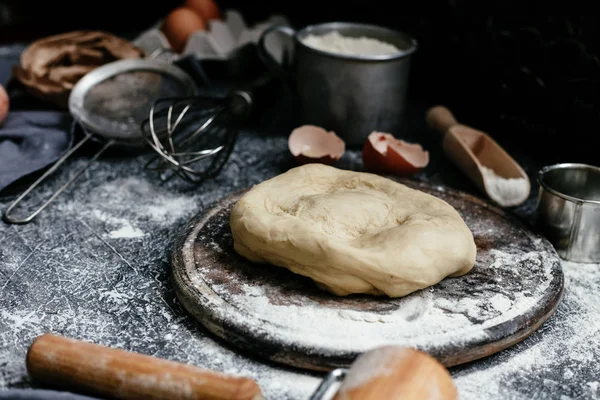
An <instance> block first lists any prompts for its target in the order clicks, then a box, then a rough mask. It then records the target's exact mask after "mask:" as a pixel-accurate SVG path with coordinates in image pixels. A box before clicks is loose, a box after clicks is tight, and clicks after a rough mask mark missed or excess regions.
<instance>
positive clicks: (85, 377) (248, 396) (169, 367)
mask: <svg viewBox="0 0 600 400" xmlns="http://www.w3.org/2000/svg"><path fill="white" fill-rule="evenodd" d="M26 365H27V372H28V373H29V375H30V376H31V377H32V378H33V379H34V380H36V381H39V382H42V383H46V384H49V385H52V386H55V387H59V388H60V387H62V388H66V389H67V390H77V391H78V392H80V393H85V394H91V395H96V396H100V397H102V398H105V397H108V398H118V399H121V400H171V399H178V400H263V396H262V392H261V390H260V387H259V386H258V384H257V383H256V382H255V381H253V380H252V379H249V378H245V377H239V376H232V375H226V374H222V373H219V372H215V371H210V370H206V369H202V368H199V367H196V366H193V365H188V364H181V363H177V362H174V361H168V360H165V359H161V358H156V357H151V356H147V355H143V354H137V353H133V352H129V351H125V350H119V349H114V348H110V347H104V346H100V345H96V344H93V343H88V342H83V341H79V340H74V339H69V338H65V337H61V336H56V335H52V334H45V335H42V336H40V337H38V338H37V339H35V340H34V342H33V343H32V344H31V346H30V347H29V350H28V352H27V359H26Z"/></svg>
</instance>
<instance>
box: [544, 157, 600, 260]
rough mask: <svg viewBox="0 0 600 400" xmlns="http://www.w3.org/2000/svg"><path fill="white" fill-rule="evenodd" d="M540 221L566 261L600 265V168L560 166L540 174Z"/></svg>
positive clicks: (582, 165)
mask: <svg viewBox="0 0 600 400" xmlns="http://www.w3.org/2000/svg"><path fill="white" fill-rule="evenodd" d="M538 182H539V184H540V191H539V196H538V203H537V219H538V224H539V226H540V228H541V230H542V231H543V232H544V234H545V235H546V237H547V238H548V239H549V240H550V242H551V243H552V244H553V245H554V247H555V248H556V251H557V252H558V254H559V255H560V256H561V257H562V258H563V259H565V260H569V261H574V262H582V263H594V262H600V168H598V167H594V166H591V165H586V164H556V165H551V166H548V167H545V168H543V169H542V170H541V171H540V172H539V173H538Z"/></svg>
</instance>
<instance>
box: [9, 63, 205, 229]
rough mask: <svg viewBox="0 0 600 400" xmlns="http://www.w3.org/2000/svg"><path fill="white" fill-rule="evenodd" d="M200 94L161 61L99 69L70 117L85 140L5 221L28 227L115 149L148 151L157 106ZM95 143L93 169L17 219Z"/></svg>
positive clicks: (75, 96) (77, 96)
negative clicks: (147, 124)
mask: <svg viewBox="0 0 600 400" xmlns="http://www.w3.org/2000/svg"><path fill="white" fill-rule="evenodd" d="M196 94H197V88H196V85H195V83H194V81H193V80H192V78H191V77H190V76H189V75H187V74H186V73H185V72H184V71H183V70H182V69H180V68H178V67H177V66H175V65H173V64H171V63H170V62H168V61H164V60H160V59H151V58H149V59H125V60H119V61H115V62H112V63H109V64H106V65H103V66H101V67H98V68H96V69H94V70H93V71H91V72H90V73H88V74H86V75H85V76H84V77H83V78H82V79H80V80H79V82H77V84H76V85H75V86H74V87H73V89H72V91H71V94H70V96H69V111H70V112H71V115H72V116H73V118H74V119H75V121H76V122H77V123H79V124H80V125H81V126H82V127H83V128H84V129H83V130H84V132H85V136H84V138H83V139H81V140H80V141H79V142H78V143H77V144H76V145H75V146H74V147H72V148H71V149H70V150H69V151H68V152H67V153H65V154H64V155H63V156H62V157H61V158H60V159H59V160H57V161H56V162H55V163H54V164H53V165H52V166H51V167H50V168H49V169H48V170H47V171H46V172H45V173H44V174H43V175H42V176H40V177H39V178H38V179H37V180H36V181H35V182H34V183H33V184H31V186H29V187H28V188H27V189H26V190H25V191H24V192H23V193H22V194H21V195H20V196H19V197H17V198H16V199H15V200H14V201H13V202H12V203H11V204H10V205H9V206H8V207H7V208H6V210H5V211H4V213H3V219H4V221H6V222H8V223H12V224H25V223H28V222H30V221H31V220H33V219H34V218H35V217H36V216H37V215H38V214H39V213H40V212H41V211H42V210H43V209H45V208H46V207H47V206H48V205H49V204H50V203H51V202H52V201H53V200H54V199H55V198H56V197H57V196H59V195H60V194H61V193H62V192H63V191H65V190H66V189H67V188H68V187H69V186H70V185H71V183H73V182H74V181H75V180H76V179H77V178H78V177H79V176H80V175H81V174H82V173H83V172H84V171H85V170H86V169H87V168H89V167H90V165H92V164H93V163H94V162H95V161H96V160H97V159H98V158H99V157H100V156H101V155H102V154H103V153H104V152H105V151H106V150H107V149H108V148H109V147H111V146H119V147H124V148H127V149H129V150H130V151H132V152H134V153H139V152H141V151H142V149H143V148H144V147H145V146H146V143H147V141H146V140H144V136H143V133H142V129H141V125H142V122H143V121H144V120H146V119H147V118H148V115H149V112H150V109H151V107H152V105H153V104H154V103H155V102H156V101H157V100H159V99H161V98H186V97H190V96H194V95H196ZM90 139H94V140H95V141H97V142H99V143H101V147H100V149H99V150H98V151H97V152H96V154H95V155H94V156H92V158H91V159H90V160H89V161H88V163H87V164H86V165H85V166H84V167H83V168H81V169H79V170H78V171H77V172H75V173H74V174H73V175H72V176H71V177H70V178H69V179H68V180H67V182H66V183H65V184H63V185H62V186H61V187H60V188H59V189H58V190H57V191H56V192H54V193H53V194H52V195H51V196H50V197H49V198H48V199H47V200H46V201H44V202H43V203H42V204H41V205H40V206H39V207H38V208H36V209H35V210H34V211H33V212H31V213H30V214H29V215H28V216H26V217H22V218H18V217H14V216H11V212H12V210H13V209H14V208H15V207H16V206H17V205H18V204H19V203H20V202H21V200H23V198H24V197H25V196H27V194H29V193H30V192H31V191H32V190H33V189H34V188H35V187H36V186H38V185H39V184H40V183H41V182H43V181H44V180H45V179H46V178H47V177H48V176H49V175H51V174H52V173H53V172H54V171H56V170H57V169H58V168H59V166H60V165H61V164H62V163H63V162H64V161H65V160H67V159H68V158H69V157H70V156H71V155H72V154H74V153H75V152H76V151H77V150H78V149H79V148H80V147H82V146H83V145H84V144H85V143H86V142H88V141H89V140H90Z"/></svg>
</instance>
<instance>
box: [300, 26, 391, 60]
mask: <svg viewBox="0 0 600 400" xmlns="http://www.w3.org/2000/svg"><path fill="white" fill-rule="evenodd" d="M302 43H304V44H305V45H307V46H309V47H312V48H315V49H318V50H322V51H327V52H330V53H337V54H344V55H355V56H380V55H387V54H396V53H400V49H398V48H397V47H396V46H394V45H392V44H389V43H386V42H382V41H381V40H377V39H372V38H367V37H359V38H355V37H348V36H342V35H341V34H340V33H339V32H337V31H333V32H330V33H327V34H325V35H318V36H317V35H308V36H306V37H305V38H304V39H302Z"/></svg>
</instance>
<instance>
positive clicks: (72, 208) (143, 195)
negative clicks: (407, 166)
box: [0, 107, 600, 400]
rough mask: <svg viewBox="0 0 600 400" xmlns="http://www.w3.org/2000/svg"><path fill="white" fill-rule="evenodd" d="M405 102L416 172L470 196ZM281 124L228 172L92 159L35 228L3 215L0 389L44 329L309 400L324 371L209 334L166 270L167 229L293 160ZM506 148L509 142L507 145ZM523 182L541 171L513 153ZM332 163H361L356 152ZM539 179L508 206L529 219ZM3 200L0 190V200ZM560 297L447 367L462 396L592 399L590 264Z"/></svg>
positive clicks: (594, 308)
mask: <svg viewBox="0 0 600 400" xmlns="http://www.w3.org/2000/svg"><path fill="white" fill-rule="evenodd" d="M423 111H424V110H422V109H419V108H418V107H411V108H410V109H409V113H408V120H409V121H408V122H409V123H408V127H409V129H408V130H407V134H406V136H405V137H406V139H407V140H415V141H419V142H421V143H422V144H423V145H424V146H425V147H426V148H427V149H428V150H429V151H430V152H431V159H432V161H431V163H430V165H429V166H428V167H427V168H426V169H425V170H424V171H423V172H422V173H420V174H419V175H417V176H415V177H414V179H417V180H424V181H429V182H432V183H434V184H439V185H446V186H449V187H453V188H457V189H460V190H464V191H467V192H471V193H474V194H477V192H476V191H475V188H474V187H473V186H472V185H471V184H470V183H469V182H468V181H467V180H466V179H465V178H464V177H463V176H462V175H461V174H460V173H459V172H458V171H457V170H456V169H455V168H454V167H453V166H452V165H451V164H449V162H448V161H447V160H446V159H445V158H444V156H443V154H442V150H441V148H440V145H439V143H438V141H437V139H438V138H437V137H436V136H435V134H433V133H432V132H429V131H428V130H427V128H426V127H425V125H424V123H423V122H422V119H423ZM286 134H287V131H281V132H279V134H275V135H266V134H264V133H263V134H261V133H257V132H253V131H245V132H243V133H242V134H241V136H240V138H239V139H238V142H237V143H236V146H235V149H234V151H233V154H232V157H231V159H230V160H229V162H228V163H227V164H226V166H225V169H224V170H223V171H222V173H221V174H220V175H219V176H218V177H216V178H215V179H212V180H209V181H206V182H205V183H203V184H202V185H200V186H197V187H190V186H188V185H187V184H184V183H183V182H178V181H175V180H173V181H170V182H169V183H166V184H165V183H161V182H160V180H159V179H158V177H157V176H156V175H154V173H152V172H150V171H146V170H144V168H143V165H144V162H145V160H146V159H147V157H148V156H147V155H139V156H137V157H115V156H113V157H110V156H107V157H103V158H102V159H101V160H100V161H99V162H98V163H97V164H95V165H94V166H93V167H92V168H91V169H90V170H88V171H87V172H86V173H85V174H84V175H83V176H82V177H81V178H80V180H78V181H77V183H76V184H75V186H73V187H72V188H71V189H69V190H68V191H67V192H66V193H64V195H62V196H60V197H59V198H58V199H57V200H56V201H55V202H54V203H52V205H51V206H50V207H49V208H48V209H47V210H46V211H44V212H43V213H42V214H40V216H39V217H38V218H37V219H36V220H35V221H34V222H32V223H30V224H27V225H21V226H16V225H6V224H4V223H0V276H1V280H0V388H2V389H7V388H30V387H35V386H36V385H35V383H34V382H31V381H30V379H29V378H28V376H27V372H26V369H25V354H26V351H27V347H28V346H29V345H30V343H31V342H32V340H33V339H34V338H35V337H37V336H38V335H40V334H43V333H46V332H54V333H57V334H61V335H65V336H68V337H73V338H77V339H83V340H89V341H93V342H95V343H98V344H103V345H108V346H114V347H118V348H121V349H125V350H131V351H136V352H140V353H144V354H150V355H154V356H157V357H163V358H167V359H170V360H175V361H180V362H185V363H190V364H194V365H198V366H202V367H206V368H210V369H214V370H218V371H222V372H226V373H232V374H240V375H245V376H249V377H251V378H254V379H256V380H257V382H258V383H259V385H260V386H261V387H262V389H263V391H264V392H265V395H266V398H267V399H278V400H279V399H307V398H308V397H309V396H310V394H311V393H312V391H313V390H314V389H315V388H316V387H317V385H318V383H319V382H320V378H322V375H319V374H313V373H307V372H304V371H301V370H294V369H291V368H283V367H280V366H277V365H273V364H267V363H265V362H263V361H261V360H258V359H255V358H253V357H251V356H248V355H245V354H241V353H240V352H239V351H237V350H236V349H234V348H231V347H229V346H228V345H227V344H224V343H221V342H219V341H218V340H216V339H214V338H213V336H211V335H210V334H209V333H208V332H206V331H205V330H204V329H202V328H201V327H200V326H199V325H198V324H197V323H196V322H195V321H194V320H193V319H192V318H191V317H189V316H188V315H187V313H186V312H185V311H184V310H183V309H182V308H181V307H180V305H179V304H178V303H177V301H176V299H175V296H174V293H173V289H172V286H171V282H170V278H169V252H170V248H171V245H172V243H173V240H174V238H175V236H176V235H177V234H178V233H179V232H180V231H181V230H182V228H183V226H184V224H185V223H186V222H187V221H188V220H189V219H190V218H191V217H193V216H194V215H195V214H196V213H198V212H202V210H203V209H205V208H206V207H208V206H210V204H211V203H213V202H214V201H216V200H219V199H220V198H222V197H224V196H226V195H227V194H229V193H231V192H233V191H236V190H239V189H243V188H246V187H249V186H251V185H253V184H255V183H258V182H260V181H262V180H264V179H267V178H270V177H272V176H275V175H276V174H278V173H281V172H283V171H285V170H287V169H288V168H290V167H291V166H293V165H294V160H293V159H292V157H291V156H290V155H289V153H288V151H287V143H286ZM509 150H510V149H509ZM519 159H520V161H522V163H523V164H524V166H525V169H526V170H527V172H528V173H529V175H530V177H531V178H532V180H533V178H534V176H535V173H536V171H537V170H538V169H539V168H540V167H541V165H540V164H539V163H536V162H535V161H534V160H531V159H530V158H528V157H521V158H519ZM86 161H87V159H86V157H85V156H84V157H81V158H78V159H75V160H73V162H71V163H68V164H67V165H66V166H65V168H62V169H61V170H60V171H59V173H58V174H56V176H55V177H54V178H53V179H51V180H49V181H48V182H47V183H45V184H44V185H43V186H42V187H40V188H39V190H36V191H35V193H34V194H33V195H32V196H31V198H30V199H29V200H28V202H31V203H36V202H37V201H39V200H40V199H42V198H45V197H47V196H48V195H49V194H50V193H51V192H52V191H53V190H55V189H56V188H58V187H59V186H60V185H61V183H62V182H64V180H65V179H66V178H67V177H68V176H69V174H70V173H72V172H73V171H74V170H75V169H76V168H78V167H81V166H83V165H84V164H85V162H86ZM338 166H339V167H340V168H347V169H354V170H361V169H362V165H361V162H360V153H359V152H357V151H348V152H347V153H346V154H345V155H344V157H343V158H342V160H340V162H339V164H338ZM536 194H537V187H534V190H533V191H532V195H531V197H530V199H529V200H528V201H527V203H526V204H524V205H523V206H521V207H519V208H517V209H515V210H511V211H513V212H515V213H516V214H517V215H518V216H520V217H522V218H523V219H524V220H526V221H529V222H531V220H532V217H533V212H534V206H535V198H536ZM11 198H12V197H10V196H6V195H4V197H2V196H0V207H2V208H4V207H6V206H7V204H8V203H9V201H10V200H11ZM563 268H564V273H565V278H566V282H565V295H564V298H563V300H562V302H561V304H560V305H559V307H558V310H557V311H556V313H555V314H554V315H553V317H552V318H551V319H550V320H549V321H548V322H547V323H545V324H544V325H543V326H542V327H541V328H540V329H538V330H537V331H536V332H535V333H534V334H533V335H531V336H530V337H529V338H527V339H525V340H524V341H523V342H521V343H519V344H517V345H515V346H513V347H511V348H509V349H507V350H505V351H502V352H500V353H497V354H495V355H493V356H490V357H488V358H486V359H482V360H480V361H476V362H473V363H470V364H468V365H463V366H459V367H455V368H451V372H452V375H453V377H454V379H455V382H456V384H457V386H458V388H459V392H460V395H461V399H466V400H471V399H547V398H552V399H600V366H599V364H598V362H597V360H598V359H600V344H599V338H600V323H599V321H600V319H599V316H600V297H599V296H598V293H599V292H600V265H598V264H574V263H566V262H565V263H563Z"/></svg>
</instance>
